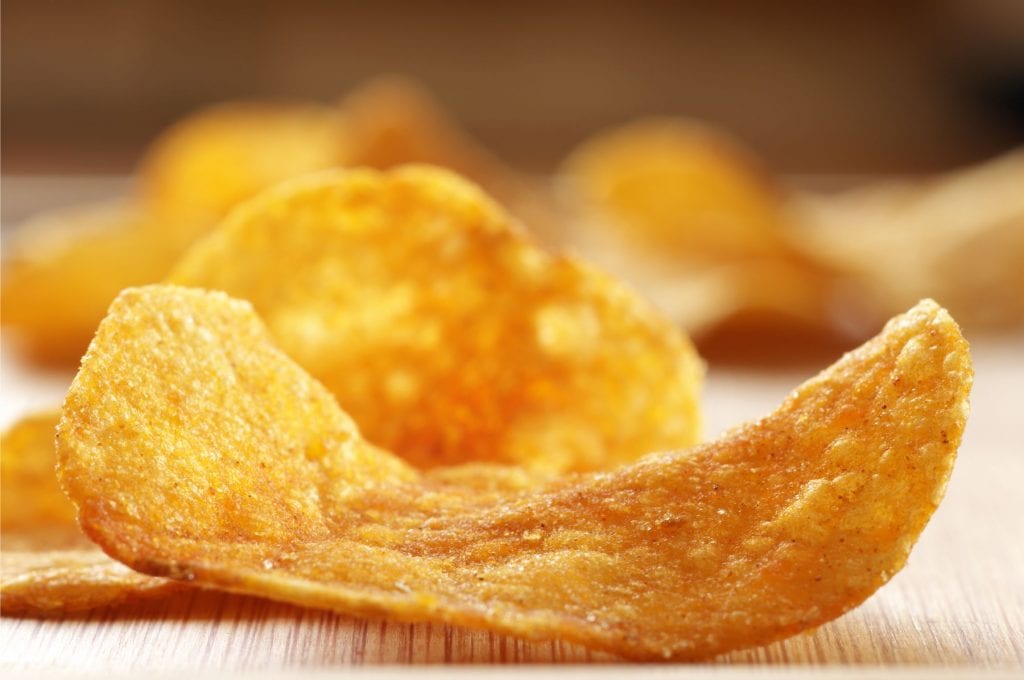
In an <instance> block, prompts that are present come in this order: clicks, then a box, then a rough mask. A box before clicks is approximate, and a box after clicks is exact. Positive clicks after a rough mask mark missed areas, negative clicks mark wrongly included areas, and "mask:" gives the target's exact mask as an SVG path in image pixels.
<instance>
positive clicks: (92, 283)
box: [2, 202, 191, 365]
mask: <svg viewBox="0 0 1024 680" xmlns="http://www.w3.org/2000/svg"><path fill="white" fill-rule="evenodd" d="M190 240H191V239H189V238H181V237H180V236H179V235H178V234H177V233H175V232H174V230H169V229H165V228H164V226H163V225H161V224H160V223H158V222H156V221H154V220H153V219H151V218H150V217H148V216H147V215H145V214H144V213H143V211H142V209H141V207H140V206H139V205H137V204H134V203H128V202H117V203H107V204H100V205H94V206H87V207H77V208H70V209H62V210H58V211H54V212H51V213H46V214H43V215H40V216H39V217H36V218H34V219H32V220H30V221H29V222H28V223H26V224H23V225H21V227H20V228H19V229H18V231H17V232H15V234H14V235H13V238H12V241H13V242H12V244H11V247H10V249H9V251H8V253H7V254H8V255H9V257H8V258H7V259H5V261H4V265H3V293H2V295H3V301H4V310H3V316H2V319H3V324H4V326H6V327H8V328H13V329H16V330H17V331H18V332H19V333H20V334H21V335H22V337H23V338H24V340H25V341H26V343H25V345H26V349H27V351H28V352H29V353H30V354H31V355H32V356H33V357H34V358H36V359H39V360H41V361H47V362H56V363H72V362H74V363H75V364H76V365H77V362H78V360H79V359H80V358H81V356H82V354H83V353H84V352H85V348H86V347H87V346H88V345H89V340H90V339H91V338H92V335H93V333H94V332H95V331H96V326H97V325H98V324H99V322H100V320H101V319H102V318H103V315H104V314H105V313H106V311H107V307H108V306H109V305H110V303H111V301H112V300H113V299H114V297H115V296H116V295H117V294H118V293H119V292H121V289H122V288H126V287H129V286H137V285H141V284H145V283H153V282H156V281H160V280H161V279H162V278H163V277H164V276H165V275H166V274H167V272H168V271H169V270H170V268H171V266H172V265H173V264H174V262H175V261H176V260H177V259H178V258H179V257H180V256H181V254H182V252H183V251H184V250H185V248H186V247H187V245H188V243H189V242H190Z"/></svg>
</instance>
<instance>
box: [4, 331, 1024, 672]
mask: <svg viewBox="0 0 1024 680" xmlns="http://www.w3.org/2000/svg"><path fill="white" fill-rule="evenodd" d="M969 339H971V340H972V348H973V350H972V351H973V354H974V358H975V364H976V374H977V377H976V383H975V389H974V392H973V395H972V413H971V417H970V420H969V422H968V427H967V431H966V435H965V440H964V443H963V446H962V448H961V451H960V457H959V459H958V461H957V465H956V468H955V470H954V473H953V477H952V481H951V482H950V485H949V489H948V492H947V496H946V499H945V501H944V502H943V504H942V506H941V507H940V508H939V510H938V512H937V513H936V515H935V517H934V518H933V520H932V522H931V524H930V525H929V526H928V528H927V529H926V530H925V532H924V535H923V536H922V538H921V540H920V542H919V544H918V545H917V547H916V548H915V550H914V552H913V554H912V555H911V558H910V562H909V564H908V566H907V567H906V568H905V569H904V570H903V571H902V572H901V573H899V574H898V575H896V576H895V578H893V580H892V581H891V582H890V583H889V584H888V585H886V586H885V587H884V588H882V589H881V590H880V591H879V592H878V593H876V594H875V595H874V596H873V597H871V598H870V599H869V600H868V601H867V602H865V603H864V604H863V605H862V606H861V607H859V608H858V609H856V610H854V611H853V612H850V613H849V614H847V615H846V616H844V617H842V618H840V619H838V620H836V621H834V622H832V623H830V624H827V625H825V626H822V627H821V628H819V629H817V630H816V631H813V632H811V633H807V634H804V635H800V636H798V637H795V638H792V639H790V640H787V641H784V642H781V643H777V644H773V645H770V646H768V647H764V648H759V649H753V650H748V651H742V652H737V653H734V654H730V655H727V656H725V657H723V658H721V659H719V660H718V664H717V665H710V666H701V667H686V668H685V669H682V670H685V671H686V672H688V673H690V672H692V673H697V674H698V675H700V676H703V675H705V674H709V675H713V676H714V675H720V674H724V675H725V676H727V677H740V676H738V675H736V673H737V671H738V670H742V669H738V668H737V667H736V666H734V665H733V664H758V665H761V664H770V665H773V666H774V667H775V668H776V669H777V670H789V669H793V667H794V666H806V665H808V664H829V665H831V666H833V668H832V671H834V673H835V674H836V675H838V676H840V677H847V676H849V675H856V676H861V675H864V674H865V673H864V671H863V670H862V669H863V668H864V667H865V665H867V666H877V665H880V664H883V665H897V666H899V667H900V669H899V670H900V674H901V675H909V676H912V677H933V675H932V674H930V673H926V672H924V671H927V670H938V668H939V667H943V666H945V667H949V666H952V667H955V668H958V669H959V671H960V672H963V674H965V675H968V676H971V677H973V676H976V675H978V674H979V673H980V672H981V671H982V670H983V669H985V670H987V671H991V670H993V669H1003V670H1004V671H1005V672H1002V673H999V674H998V675H1000V676H1012V677H1019V675H1018V674H1019V673H1020V670H1021V669H1024V488H1022V486H1024V445H1022V443H1021V442H1022V440H1024V436H1022V433H1021V429H1022V428H1024V335H1012V336H1001V337H989V338H969ZM823 367H824V364H822V365H820V366H814V367H811V366H807V367H804V368H799V369H794V368H788V369H784V370H782V369H780V370H771V371H769V370H765V369H763V368H762V369H753V368H740V367H728V368H725V367H719V366H714V365H712V366H711V367H710V369H711V370H710V374H709V384H708V387H707V390H706V393H705V397H706V410H707V415H708V423H707V434H708V435H709V436H713V435H715V434H717V433H718V432H720V431H721V430H722V429H724V428H726V427H728V426H731V425H734V424H736V423H738V422H740V421H742V420H746V419H750V418H753V417H757V416H760V415H763V414H765V413H767V412H768V411H770V410H771V409H772V408H774V406H775V405H776V404H777V403H778V402H779V401H780V400H781V399H782V398H783V397H784V396H785V395H786V394H787V392H788V391H789V390H790V389H792V388H793V387H795V386H796V385H797V384H798V383H799V382H800V381H802V380H803V379H805V378H806V377H808V376H809V375H811V374H812V373H814V372H815V371H816V370H817V369H818V368H823ZM69 379H70V377H69V376H67V375H62V374H47V373H40V372H37V371H35V370H32V369H28V368H26V367H25V366H24V365H23V364H22V363H20V361H19V359H18V357H17V353H16V348H15V347H13V346H12V343H10V342H5V343H4V345H3V348H2V366H0V395H2V399H0V425H2V426H3V427H6V426H8V425H9V424H10V423H11V422H13V421H14V420H15V419H16V418H17V417H18V416H20V415H22V414H24V413H27V412H29V411H31V410H33V409H35V408H39V407H44V406H48V405H52V404H55V403H58V402H59V400H60V397H61V396H62V393H63V390H64V388H65V386H66V383H67V381H68V380H69ZM611 660H613V659H610V658H609V657H606V656H603V655H598V654H591V653H589V652H587V651H586V650H583V649H581V648H579V647H576V646H573V645H566V644H562V643H560V642H545V643H526V642H522V641H518V640H514V639H510V638H504V637H500V636H494V635H489V634H487V633H481V632H475V631H468V630H463V629H458V628H450V627H446V626H439V625H404V624H393V623H387V622H384V621H365V620H357V619H353V618H350V617H346V616H342V615H338V614H333V613H329V612H322V611H315V610H308V609H299V608H296V607H291V606H288V605H282V604H277V603H273V602H269V601H264V600H259V599H256V598H246V597H238V596H231V595H224V594H220V593H215V592H200V591H195V592H191V593H187V594H184V595H181V596H178V597H176V598H175V599H169V600H165V601H156V602H150V603H145V604H141V605H133V606H126V607H123V608H120V609H105V610H101V611H96V612H92V613H88V614H84V615H80V616H74V617H69V618H65V619H49V620H34V619H16V618H4V619H2V620H0V672H6V671H49V670H74V671H77V672H85V673H94V674H108V673H111V672H122V673H127V672H129V671H132V672H133V673H138V672H139V671H141V670H143V669H151V670H153V671H160V672H164V673H180V672H199V671H205V672H207V673H209V674H218V673H220V672H223V671H239V670H244V671H256V670H258V671H281V672H288V671H292V672H297V671H300V670H309V669H317V670H328V669H339V668H342V667H346V666H349V665H363V664H439V663H446V662H450V663H456V664H471V663H488V664H489V663H499V664H551V663H556V664H561V663H590V662H594V661H605V662H606V661H611ZM677 670H679V669H677ZM747 670H749V669H747ZM876 670H877V669H876ZM892 670H894V669H888V670H887V671H886V672H885V673H883V674H881V675H879V677H883V676H885V675H888V672H889V671H892ZM630 671H631V672H635V673H636V674H638V675H644V676H647V675H648V674H649V671H647V670H641V669H639V668H632V669H630ZM530 672H531V673H533V674H535V675H536V676H537V677H548V676H551V675H553V673H552V672H551V671H550V670H544V669H542V668H533V669H531V671H530ZM603 672H605V673H609V670H608V669H607V668H605V669H604V671H603ZM666 672H668V671H667V670H666V669H665V668H664V667H661V670H660V671H658V672H657V673H655V675H657V676H658V677H664V674H665V673H666ZM759 672H760V671H759ZM434 673H437V670H436V669H435V670H434V671H433V672H430V671H429V670H428V669H425V668H423V667H418V668H410V669H407V672H406V673H402V672H400V671H399V670H398V669H394V668H391V669H388V670H387V672H386V673H384V672H382V673H374V674H373V677H391V676H392V675H395V674H399V675H433V674H434ZM558 673H559V675H562V671H559V672H558ZM611 675H612V676H616V677H617V674H616V673H615V672H611ZM772 675H774V673H772ZM830 675H832V673H830ZM867 675H868V676H874V675H876V673H875V672H867ZM939 675H944V674H939Z"/></svg>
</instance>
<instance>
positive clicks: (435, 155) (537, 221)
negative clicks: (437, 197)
mask: <svg viewBox="0 0 1024 680" xmlns="http://www.w3.org/2000/svg"><path fill="white" fill-rule="evenodd" d="M341 111H342V114H343V115H344V118H345V125H346V129H347V131H348V136H349V145H348V149H347V152H346V155H345V158H344V159H343V162H342V165H345V166H349V167H358V166H368V167H371V168H377V169H379V170H387V169H390V168H393V167H396V166H398V165H406V164H409V163H428V164H431V165H439V166H441V167H444V168H448V169H449V170H453V171H455V172H457V173H458V174H460V175H462V176H464V177H467V178H469V179H471V180H473V181H474V182H476V183H477V184H479V185H480V186H481V187H483V189H484V190H485V191H486V192H487V193H488V194H489V195H491V196H492V197H493V198H494V199H496V200H497V201H498V203H500V204H501V205H502V206H504V207H505V208H506V209H507V210H508V211H509V212H511V213H512V214H513V215H515V216H516V217H518V218H519V219H520V220H521V221H522V222H523V224H525V225H526V226H527V227H528V228H529V229H530V230H531V231H532V232H533V233H534V234H535V235H536V236H537V237H538V238H540V239H541V240H542V241H544V242H545V243H547V244H550V245H556V244H558V243H560V242H561V241H562V240H563V239H564V233H563V231H564V230H563V223H564V214H563V213H564V211H563V209H562V208H561V207H560V206H559V205H558V203H557V202H556V201H555V198H554V196H553V194H552V193H551V191H550V190H549V189H548V188H547V187H546V186H543V185H541V184H540V183H539V182H537V181H534V180H532V179H531V178H529V177H527V176H525V175H523V174H522V173H519V172H516V171H515V170H513V169H512V168H510V167H509V166H508V165H506V164H505V163H503V162H502V161H501V160H500V159H499V158H498V157H497V156H495V155H494V154H492V153H491V152H489V151H488V150H487V149H485V148H484V147H483V146H482V145H481V144H479V143H478V142H477V141H476V140H474V139H472V138H471V137H470V136H469V135H468V134H467V133H466V132H465V131H464V130H463V129H462V128H461V127H460V126H459V125H458V123H457V122H455V120H454V119H453V118H452V117H451V116H450V115H449V114H448V112H446V111H445V110H444V108H443V107H442V106H441V104H440V103H439V102H438V101H437V100H436V99H435V98H434V97H433V96H432V95H431V93H430V92H429V91H428V90H426V89H425V88H424V87H422V86H421V85H419V84H418V83H417V82H416V81H414V80H411V79H408V78H403V77H399V76H383V77H378V78H374V79H372V80H370V81H368V82H366V83H364V84H363V85H361V86H359V87H357V88H355V89H354V90H353V91H352V92H351V93H350V94H349V95H348V96H347V97H345V98H344V99H343V100H342V103H341Z"/></svg>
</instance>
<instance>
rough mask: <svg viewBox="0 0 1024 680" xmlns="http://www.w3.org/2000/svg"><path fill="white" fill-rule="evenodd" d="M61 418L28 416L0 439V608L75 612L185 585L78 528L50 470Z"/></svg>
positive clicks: (20, 611)
mask: <svg viewBox="0 0 1024 680" xmlns="http://www.w3.org/2000/svg"><path fill="white" fill-rule="evenodd" d="M59 417H60V416H59V414H58V413H56V412H53V413H41V414H38V415H35V416H30V417H27V418H25V419H23V420H21V421H20V422H18V423H17V424H15V425H14V427H12V428H11V429H10V430H9V431H8V432H6V433H5V434H4V436H3V440H2V441H0V513H2V514H0V534H2V535H0V541H2V544H3V550H2V552H0V611H2V612H3V613H4V614H34V615H39V614H51V613H59V612H73V611H80V610H85V609H92V608H94V607H102V606H107V605H112V604H116V603H119V602H124V601H127V600H135V599H141V598H144V597H156V596H161V595H166V594H169V593H172V592H175V591H178V590H181V589H183V588H184V587H185V585H184V584H182V583H179V582H175V581H169V580H167V579H162V578H155V577H153V576H146V575H144V574H140V573H138V572H135V571H133V570H131V569H129V568H128V567H126V566H124V565H123V564H121V563H120V562H116V561H114V560H112V559H111V558H109V557H107V556H106V555H105V554H104V553H103V551H102V550H100V549H99V547H97V546H96V545H95V544H93V543H92V542H91V541H89V540H88V539H87V538H86V537H85V535H84V534H82V532H81V530H80V529H79V527H78V521H77V519H76V516H75V507H74V506H73V505H72V504H71V501H69V500H68V499H67V497H66V496H65V495H64V493H63V492H62V491H61V489H60V486H59V485H58V484H57V476H56V473H55V470H54V465H55V463H56V458H57V456H56V452H55V450H54V437H55V436H56V430H57V421H58V420H59Z"/></svg>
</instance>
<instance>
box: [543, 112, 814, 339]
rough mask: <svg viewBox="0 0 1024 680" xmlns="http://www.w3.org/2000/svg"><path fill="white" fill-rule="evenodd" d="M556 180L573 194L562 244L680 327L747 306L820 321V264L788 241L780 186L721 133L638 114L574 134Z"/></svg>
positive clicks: (696, 327)
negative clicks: (577, 209) (580, 140)
mask: <svg viewBox="0 0 1024 680" xmlns="http://www.w3.org/2000/svg"><path fill="white" fill-rule="evenodd" d="M561 186H562V189H563V193H564V194H565V195H566V196H567V197H568V200H570V201H571V202H573V203H575V204H577V205H579V206H581V212H582V214H581V216H580V218H579V219H577V220H575V221H574V222H573V228H572V236H571V242H572V244H573V245H574V246H575V247H577V248H578V249H579V250H580V251H581V252H582V253H583V254H585V255H586V256H587V257H588V258H589V259H591V260H593V261H595V262H597V263H598V264H600V265H602V266H603V267H605V268H607V269H608V270H610V271H612V272H614V273H616V274H618V275H619V276H621V277H622V278H624V279H626V280H627V281H629V282H631V283H633V284H634V285H636V286H637V287H638V288H639V289H640V290H642V291H643V292H644V293H645V294H647V295H648V296H649V297H650V298H651V299H652V300H653V301H654V302H655V303H656V304H658V306H660V307H661V308H662V309H663V310H665V312H666V313H668V314H669V315H670V316H671V317H672V318H673V319H675V320H677V321H678V322H679V323H680V324H682V325H683V327H684V328H686V329H687V330H688V331H690V332H691V333H696V334H699V333H703V332H706V331H708V330H710V329H712V328H713V327H715V326H716V325H717V324H719V323H721V322H723V321H725V320H727V319H730V318H732V317H735V316H737V315H740V314H742V313H744V312H748V311H753V312H755V313H756V314H755V315H754V316H758V315H760V316H766V317H767V318H769V319H771V318H780V319H781V320H782V322H783V323H789V322H791V321H793V320H796V321H797V322H800V323H803V324H806V325H808V326H812V327H818V328H826V327H828V326H829V323H830V319H829V305H830V290H831V287H830V285H829V284H830V281H831V276H830V274H829V273H828V272H827V271H826V270H825V268H824V267H822V266H818V265H815V264H813V263H812V262H811V261H810V260H808V259H807V258H806V257H804V256H802V255H801V254H799V253H798V252H797V251H796V250H795V249H794V248H792V247H791V245H790V244H789V242H788V239H789V235H788V231H789V224H788V221H789V220H788V216H787V212H786V208H787V206H786V201H785V200H784V199H785V194H784V193H783V191H782V190H781V189H780V188H779V187H777V186H775V185H774V183H773V182H772V181H771V179H770V176H769V175H768V174H767V173H766V172H765V171H764V170H763V169H762V168H761V167H759V165H758V164H757V162H756V160H755V159H754V157H753V156H752V155H751V154H749V153H748V152H747V151H746V150H744V149H742V148H741V147H739V146H738V145H737V144H736V143H735V142H734V141H733V140H731V139H730V138H728V137H727V136H725V135H724V134H722V133H720V132H718V131H716V130H714V129H712V128H709V127H707V126H704V125H700V124H698V123H695V122H691V121H686V120H680V119H650V120H641V121H638V122H635V123H632V124H630V125H626V126H624V127H621V128H618V129H615V130H612V131H610V132H605V133H603V134H599V135H597V136H596V137H595V138H593V139H592V140H590V141H588V142H585V143H584V144H583V145H581V146H580V147H579V148H578V149H577V150H576V151H574V152H573V153H572V154H571V155H570V156H569V158H568V159H567V160H566V162H565V164H564V166H563V170H562V173H561ZM751 318H753V317H751Z"/></svg>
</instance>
